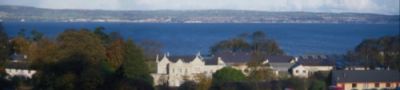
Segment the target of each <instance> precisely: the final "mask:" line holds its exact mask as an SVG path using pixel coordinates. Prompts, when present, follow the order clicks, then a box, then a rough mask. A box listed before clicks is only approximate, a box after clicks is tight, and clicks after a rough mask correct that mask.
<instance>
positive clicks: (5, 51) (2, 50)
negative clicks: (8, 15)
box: [0, 22, 11, 69]
mask: <svg viewBox="0 0 400 90" xmlns="http://www.w3.org/2000/svg"><path fill="white" fill-rule="evenodd" d="M10 52H11V49H10V46H9V43H8V35H7V33H6V32H5V30H4V27H3V25H2V23H1V22H0V69H1V66H2V65H3V63H4V62H5V60H7V59H8V56H9V55H10Z"/></svg>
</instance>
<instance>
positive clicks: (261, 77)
mask: <svg viewBox="0 0 400 90" xmlns="http://www.w3.org/2000/svg"><path fill="white" fill-rule="evenodd" d="M247 78H248V79H249V80H250V81H256V82H259V81H267V82H269V81H272V80H274V79H275V78H276V76H275V74H274V73H273V72H272V70H271V69H267V68H258V69H256V70H251V72H250V74H249V76H248V77H247Z"/></svg>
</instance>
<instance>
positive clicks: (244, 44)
mask: <svg viewBox="0 0 400 90" xmlns="http://www.w3.org/2000/svg"><path fill="white" fill-rule="evenodd" d="M223 51H228V52H251V53H259V54H262V55H284V52H283V50H282V49H280V47H279V45H278V44H277V43H276V42H275V41H274V40H273V39H269V38H267V36H266V34H265V33H264V32H262V31H256V32H254V33H252V34H251V35H248V34H241V35H240V36H238V37H235V38H232V39H228V40H223V41H221V42H218V43H217V44H215V45H214V46H212V47H211V53H214V54H215V53H217V52H223Z"/></svg>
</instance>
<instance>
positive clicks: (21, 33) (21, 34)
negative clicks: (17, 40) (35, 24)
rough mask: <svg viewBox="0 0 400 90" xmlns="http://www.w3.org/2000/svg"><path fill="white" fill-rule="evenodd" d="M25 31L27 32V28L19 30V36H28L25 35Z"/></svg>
mask: <svg viewBox="0 0 400 90" xmlns="http://www.w3.org/2000/svg"><path fill="white" fill-rule="evenodd" d="M25 33H26V29H23V28H22V29H20V30H19V31H18V32H17V37H22V38H26V35H25Z"/></svg>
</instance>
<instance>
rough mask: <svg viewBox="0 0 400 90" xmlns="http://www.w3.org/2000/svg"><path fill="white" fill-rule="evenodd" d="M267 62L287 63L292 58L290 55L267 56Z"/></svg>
mask: <svg viewBox="0 0 400 90" xmlns="http://www.w3.org/2000/svg"><path fill="white" fill-rule="evenodd" d="M266 59H268V62H270V63H288V62H290V61H291V60H293V59H294V57H292V56H267V57H266Z"/></svg>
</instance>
